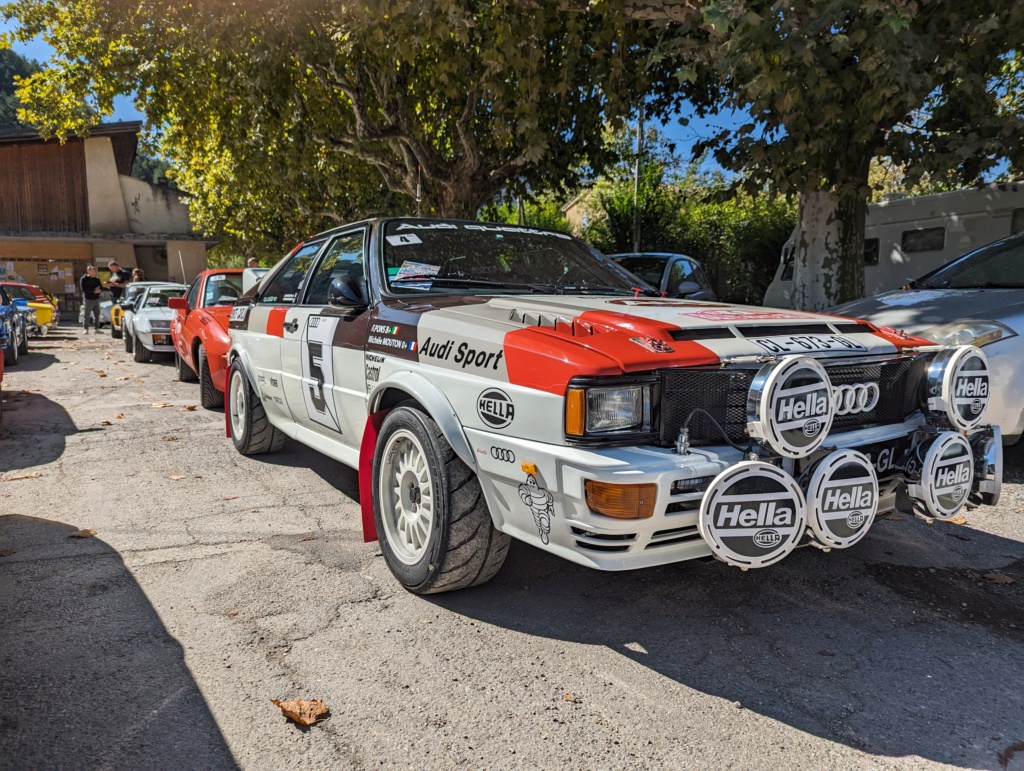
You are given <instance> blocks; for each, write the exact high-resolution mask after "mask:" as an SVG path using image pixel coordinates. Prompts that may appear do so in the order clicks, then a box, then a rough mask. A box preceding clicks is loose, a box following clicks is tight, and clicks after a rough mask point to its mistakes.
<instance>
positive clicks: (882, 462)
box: [856, 435, 913, 479]
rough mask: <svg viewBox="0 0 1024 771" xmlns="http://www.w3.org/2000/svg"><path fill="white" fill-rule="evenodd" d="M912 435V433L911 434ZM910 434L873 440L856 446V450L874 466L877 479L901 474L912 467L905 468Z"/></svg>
mask: <svg viewBox="0 0 1024 771" xmlns="http://www.w3.org/2000/svg"><path fill="white" fill-rule="evenodd" d="M911 436H912V435H911ZM911 436H901V437H899V438H897V439H890V440H888V441H886V442H875V443H874V444H867V445H864V446H862V447H858V448H856V449H857V451H858V452H862V453H864V454H865V455H866V456H867V458H868V460H869V461H871V465H872V466H874V467H875V473H877V474H878V478H879V479H885V478H886V477H890V476H892V475H893V474H903V473H907V472H908V471H913V469H907V464H908V462H912V461H911V459H910V458H908V457H907V451H908V450H909V449H910V444H911Z"/></svg>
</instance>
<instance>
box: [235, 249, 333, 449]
mask: <svg viewBox="0 0 1024 771" xmlns="http://www.w3.org/2000/svg"><path fill="white" fill-rule="evenodd" d="M323 245H324V242H323V241H322V240H321V241H313V242H310V243H304V244H302V245H301V246H300V247H299V248H297V249H296V250H295V251H293V252H292V254H291V255H290V256H289V257H287V258H286V259H285V261H284V264H283V265H281V267H280V268H279V269H277V270H276V271H275V273H274V275H273V276H270V277H269V281H268V282H267V283H266V285H265V286H263V287H262V288H261V290H260V293H259V294H258V295H257V296H256V301H255V303H254V305H253V307H252V308H251V309H250V310H249V312H248V313H247V314H246V316H245V323H244V330H240V329H238V328H237V327H235V326H232V331H231V336H232V339H233V340H234V339H239V340H241V341H242V346H243V347H244V348H245V351H246V353H247V354H248V355H249V361H250V363H251V364H252V367H253V370H254V371H253V374H254V375H255V377H256V388H257V390H258V391H259V394H260V400H261V401H262V402H263V408H264V409H265V410H266V411H267V415H268V416H269V417H270V420H271V422H272V423H273V424H274V425H276V426H277V427H278V428H282V429H283V430H287V431H289V432H290V433H292V434H293V435H294V431H293V430H292V428H294V427H292V428H289V424H292V416H291V413H290V412H289V410H288V403H287V401H286V400H285V392H284V384H283V382H282V377H281V342H282V340H283V339H284V336H285V335H286V334H289V332H288V330H292V331H294V330H297V329H299V322H298V316H299V315H302V314H301V313H300V311H299V309H298V307H297V306H296V302H295V301H296V299H297V298H298V297H299V296H300V295H301V292H302V289H303V287H304V286H305V281H306V279H307V277H308V275H309V272H310V270H311V268H312V267H313V263H314V261H315V260H316V255H317V253H318V252H319V251H320V249H321V247H322V246H323Z"/></svg>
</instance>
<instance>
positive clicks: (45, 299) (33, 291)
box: [0, 281, 60, 335]
mask: <svg viewBox="0 0 1024 771" xmlns="http://www.w3.org/2000/svg"><path fill="white" fill-rule="evenodd" d="M0 286H2V287H3V288H4V289H6V290H7V293H8V294H9V295H10V297H11V299H12V300H16V299H18V298H21V299H23V300H25V301H27V302H28V303H29V306H30V307H31V308H33V309H34V310H35V311H36V316H37V320H36V323H37V325H38V327H39V333H40V334H41V335H46V334H47V333H48V332H49V331H50V330H52V329H56V328H57V327H59V326H60V310H59V305H58V303H57V298H55V297H54V296H53V295H51V294H47V293H46V292H45V291H43V288H42V287H39V286H35V285H34V284H20V283H15V282H12V281H5V282H0Z"/></svg>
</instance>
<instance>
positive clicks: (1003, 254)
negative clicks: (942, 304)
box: [915, 236, 1024, 289]
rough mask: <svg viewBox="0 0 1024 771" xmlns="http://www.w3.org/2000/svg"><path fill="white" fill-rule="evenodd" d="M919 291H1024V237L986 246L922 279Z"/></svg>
mask: <svg viewBox="0 0 1024 771" xmlns="http://www.w3.org/2000/svg"><path fill="white" fill-rule="evenodd" d="M915 287H916V288H918V289H976V288H993V289H998V288H1009V289H1020V288H1024V236H1014V237H1011V238H1007V239H1005V240H1003V241H997V242H996V243H994V244H989V245H988V246H983V247H981V248H980V249H978V250H977V251H973V252H971V253H970V254H966V255H964V256H963V257H961V258H960V259H959V260H956V261H955V262H952V263H950V264H949V265H945V266H943V267H941V268H939V269H938V270H934V271H932V272H931V273H929V274H927V275H926V276H923V277H922V278H920V279H918V281H917V282H916V284H915Z"/></svg>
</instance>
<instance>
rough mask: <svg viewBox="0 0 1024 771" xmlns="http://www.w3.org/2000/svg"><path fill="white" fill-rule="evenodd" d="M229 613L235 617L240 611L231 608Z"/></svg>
mask: <svg viewBox="0 0 1024 771" xmlns="http://www.w3.org/2000/svg"><path fill="white" fill-rule="evenodd" d="M228 615H229V616H231V617H232V618H234V617H235V616H237V615H238V611H237V610H229V611H228Z"/></svg>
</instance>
